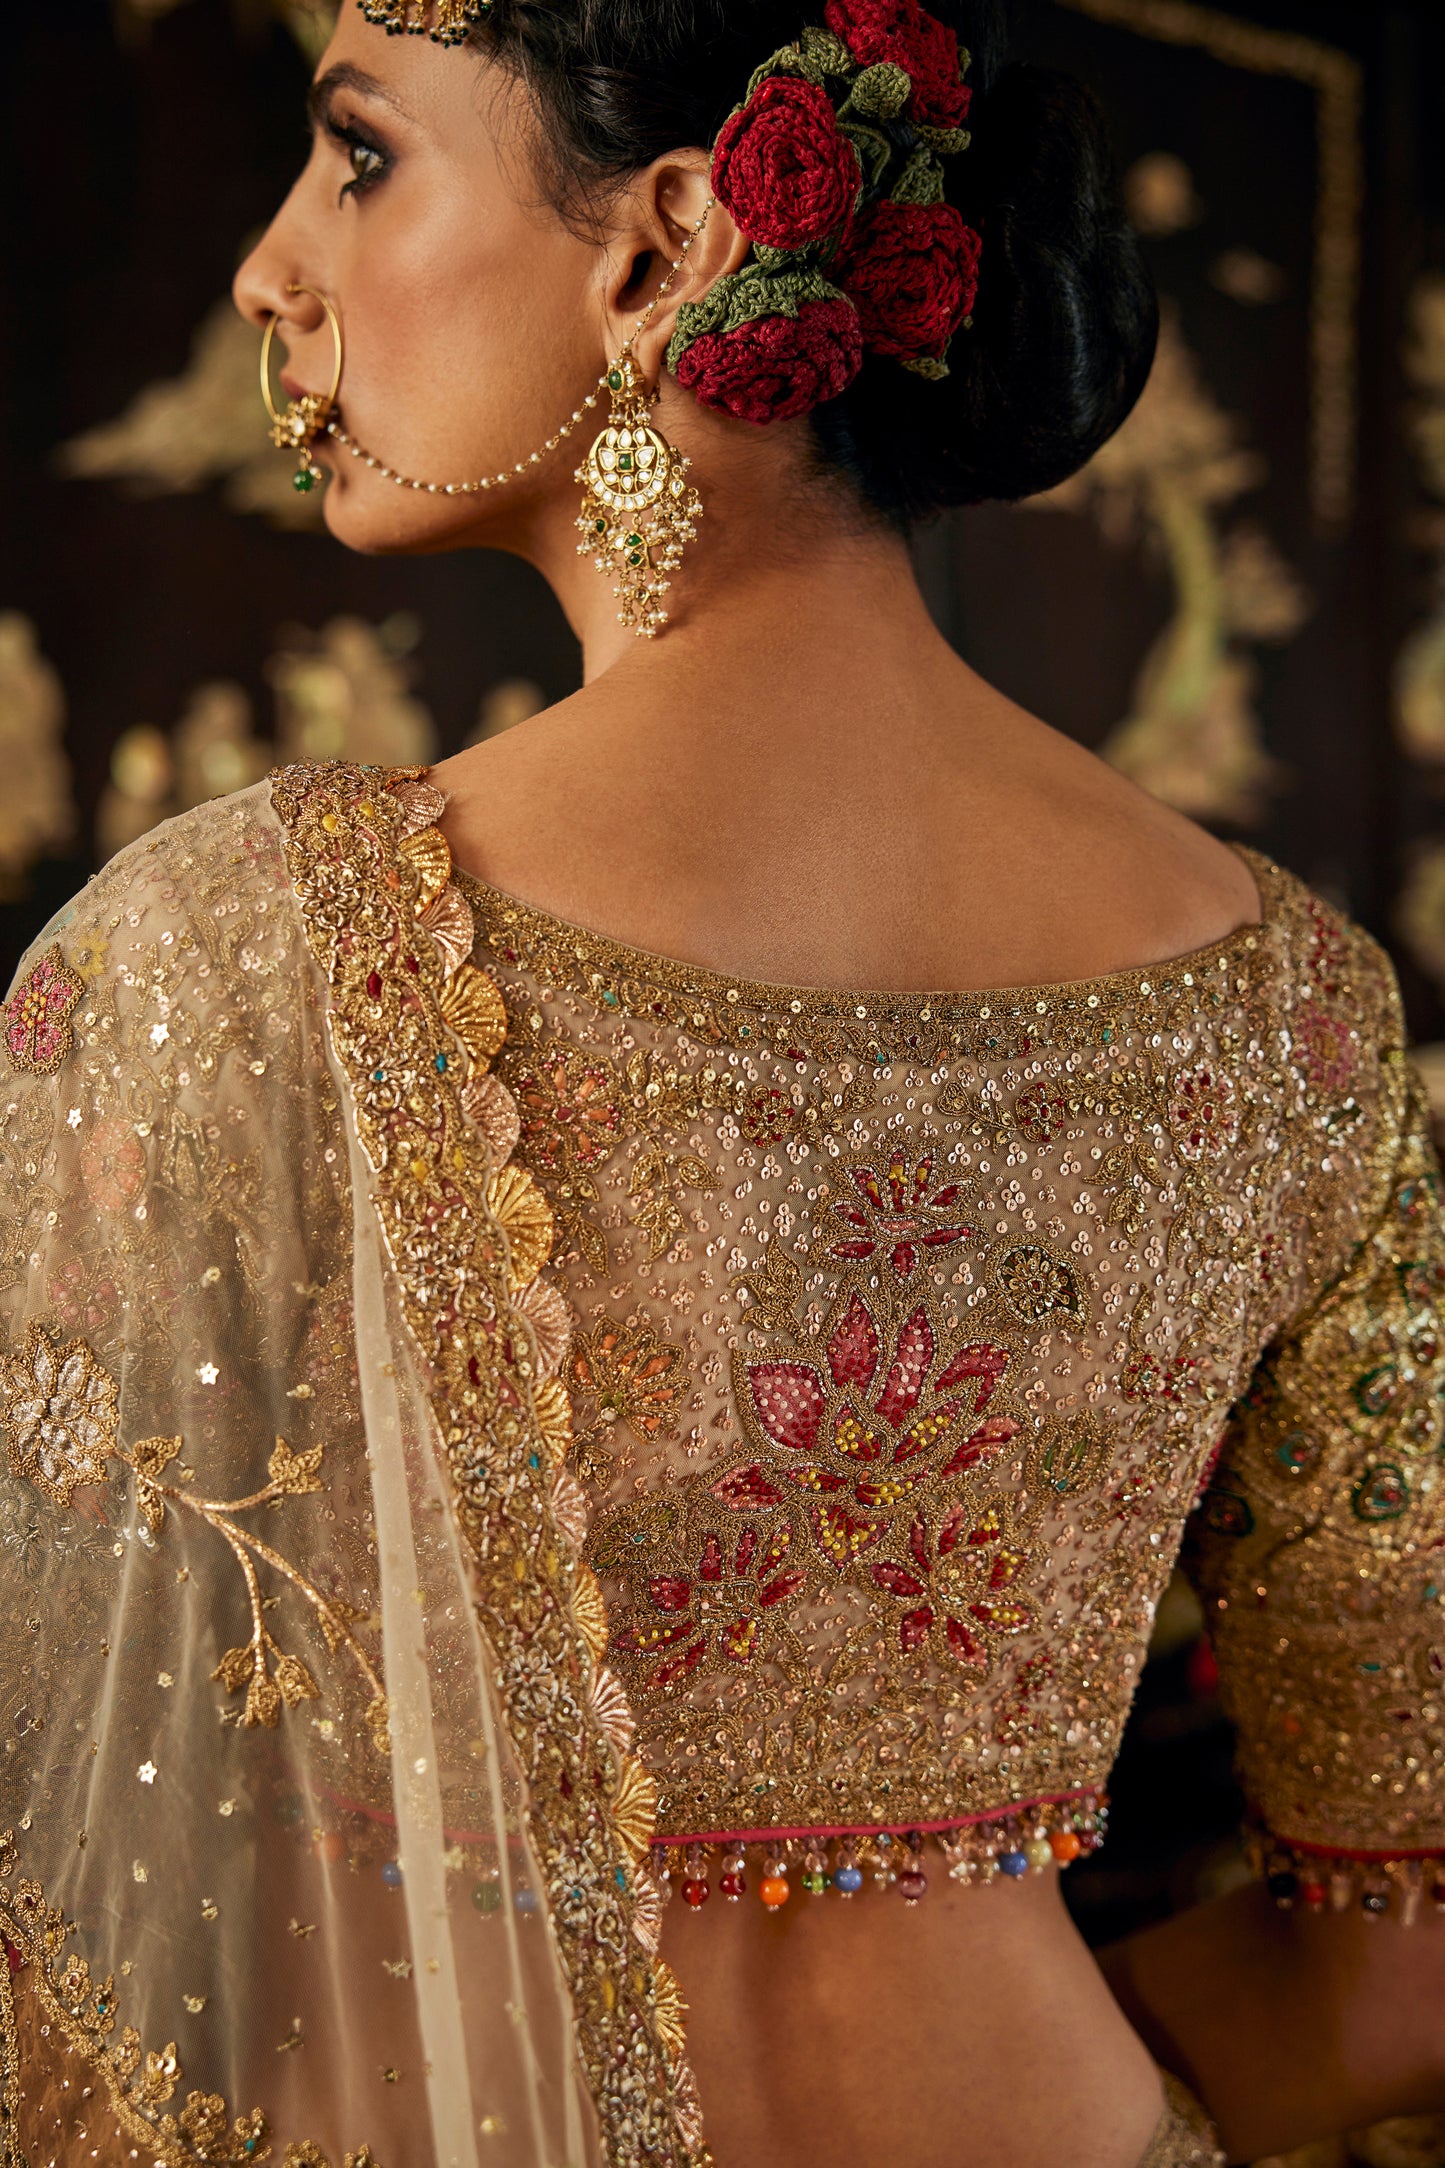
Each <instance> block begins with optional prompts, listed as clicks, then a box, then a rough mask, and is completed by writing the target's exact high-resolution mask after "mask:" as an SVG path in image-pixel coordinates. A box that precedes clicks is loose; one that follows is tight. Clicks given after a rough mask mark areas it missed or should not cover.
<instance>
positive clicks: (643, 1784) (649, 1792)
mask: <svg viewBox="0 0 1445 2168" xmlns="http://www.w3.org/2000/svg"><path fill="white" fill-rule="evenodd" d="M611 1811H612V1826H613V1828H614V1829H615V1830H616V1831H617V1834H618V1836H619V1837H621V1839H622V1841H623V1843H624V1844H625V1845H626V1846H627V1849H628V1851H629V1852H630V1853H631V1854H632V1856H633V1858H634V1859H642V1858H644V1857H645V1856H646V1853H647V1847H648V1846H649V1845H650V1844H651V1842H652V1840H653V1837H654V1836H655V1835H656V1833H657V1784H656V1781H655V1780H654V1778H653V1777H652V1776H650V1775H649V1773H648V1772H647V1770H646V1769H644V1768H643V1766H642V1764H641V1762H640V1761H637V1760H636V1759H635V1758H634V1757H633V1756H632V1755H631V1754H628V1755H626V1756H625V1757H624V1759H623V1763H622V1776H621V1779H620V1781H619V1783H618V1786H617V1790H616V1792H615V1793H614V1794H613V1797H612V1809H611Z"/></svg>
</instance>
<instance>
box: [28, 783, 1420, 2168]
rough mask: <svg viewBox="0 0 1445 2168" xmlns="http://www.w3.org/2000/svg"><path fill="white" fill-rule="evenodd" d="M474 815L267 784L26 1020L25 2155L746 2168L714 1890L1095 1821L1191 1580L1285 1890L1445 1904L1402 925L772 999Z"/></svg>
mask: <svg viewBox="0 0 1445 2168" xmlns="http://www.w3.org/2000/svg"><path fill="white" fill-rule="evenodd" d="M444 809H445V801H444V798H443V797H442V794H441V793H440V792H439V791H438V790H436V789H435V788H434V787H432V786H430V785H429V784H428V783H427V782H426V780H425V776H424V772H423V771H419V770H415V769H411V770H398V771H383V770H366V769H360V768H356V767H354V766H351V765H348V764H345V763H321V764H309V763H308V764H302V765H300V766H298V767H294V768H289V769H285V770H280V771H278V772H277V773H276V775H275V776H273V777H272V778H270V779H269V780H268V781H267V782H266V783H264V784H259V785H256V786H255V787H254V788H252V789H250V790H247V791H242V792H239V793H237V794H235V795H234V796H233V797H230V798H226V799H221V800H218V801H215V802H214V803H212V804H209V805H206V806H202V807H198V808H197V809H196V810H195V811H194V812H192V813H189V814H186V815H184V816H182V817H181V818H180V819H179V820H176V821H173V822H169V823H166V824H165V825H163V826H162V827H161V828H160V829H158V830H156V831H155V832H154V833H153V834H152V835H151V836H148V837H146V838H143V839H142V840H141V842H139V843H138V844H136V845H134V846H133V847H132V848H131V849H129V850H127V851H125V852H123V853H121V854H120V856H119V857H118V858H117V859H115V860H114V861H112V863H111V864H110V865H109V866H107V867H106V868H105V869H104V870H103V871H102V872H101V873H100V874H98V875H97V876H96V878H95V880H94V881H92V882H91V883H90V884H88V886H87V887H86V889H85V890H84V891H83V892H82V893H81V894H80V895H79V896H77V897H76V898H75V899H74V901H73V902H72V903H71V904H70V905H68V906H67V907H66V908H65V909H64V910H63V911H62V912H60V913H58V914H57V916H56V917H55V919H54V920H52V922H51V924H50V925H49V926H48V927H46V928H45V929H44V931H43V932H42V933H41V935H40V936H39V937H38V939H37V940H36V942H35V943H34V944H33V945H32V947H31V949H30V951H29V953H28V954H27V956H26V957H25V958H24V959H23V961H22V964H21V967H20V970H19V973H18V975H17V978H16V981H15V984H14V986H13V988H12V989H11V992H10V995H9V998H8V1000H7V1001H6V1003H5V1005H4V1009H3V1014H0V1940H3V1942H4V1945H5V1951H6V1962H5V1963H4V1964H0V2161H9V2160H10V2159H11V2158H12V2157H14V2158H15V2159H16V2160H21V2159H29V2160H32V2161H38V2160H42V2159H43V2160H50V2159H57V2160H65V2161H69V2160H72V2159H84V2160H93V2161H95V2162H97V2163H98V2168H117V2164H125V2163H133V2162H135V2161H137V2160H142V2161H145V2162H146V2163H148V2164H149V2163H156V2164H159V2168H217V2164H225V2168H244V2164H245V2163H246V2162H248V2161H253V2160H260V2159H267V2158H270V2159H272V2160H273V2161H275V2162H277V2163H278V2168H401V2164H403V2163H404V2164H405V2168H484V2164H485V2162H486V2160H488V2159H490V2158H492V2157H493V2154H494V2152H495V2147H494V2146H493V2144H492V2140H493V2139H494V2138H496V2137H497V2136H498V2135H500V2134H505V2146H506V2152H507V2158H508V2161H509V2168H549V2164H552V2163H555V2162H556V2161H558V2160H567V2161H569V2162H574V2163H577V2164H579V2168H582V2164H586V2168H602V2164H604V2163H605V2164H606V2168H644V2164H646V2168H707V2163H708V2159H709V2156H708V2151H707V2146H706V2142H705V2136H704V2132H703V2127H702V2113H701V2106H700V2103H699V2099H698V2095H697V2090H696V2086H695V2083H694V2080H693V2077H692V2073H691V2070H690V2068H689V2065H688V2062H687V2058H686V2050H685V2028H684V2022H683V2020H684V2011H683V2008H682V2003H681V1998H680V1996H679V1994H678V1990H677V1984H676V1982H675V1980H674V1979H673V1978H672V1975H671V1974H670V1972H669V1970H668V1967H667V1965H666V1964H665V1962H663V1960H662V1959H661V1957H660V1956H659V1954H658V1945H659V1935H660V1927H661V1916H662V1902H663V1898H664V1894H665V1890H666V1887H667V1883H668V1878H669V1877H670V1876H671V1875H672V1874H673V1873H674V1872H675V1871H676V1869H677V1867H678V1865H679V1863H681V1865H682V1867H683V1871H684V1880H683V1886H682V1892H681V1894H682V1897H683V1899H684V1900H686V1901H688V1902H690V1903H698V1902H700V1901H701V1899H702V1897H703V1896H705V1895H706V1893H707V1888H708V1875H709V1872H710V1867H709V1863H708V1860H707V1857H706V1846H707V1845H708V1844H711V1843H714V1842H716V1843H717V1844H719V1845H720V1846H722V1847H723V1848H724V1852H725V1857H724V1859H723V1861H722V1879H721V1881H720V1884H719V1886H720V1888H721V1889H722V1891H723V1893H724V1894H725V1895H728V1896H733V1895H740V1894H741V1888H742V1882H743V1876H742V1872H741V1869H742V1866H743V1863H744V1862H743V1859H742V1857H741V1854H740V1848H744V1847H746V1846H747V1845H748V1844H756V1845H757V1846H758V1847H759V1849H760V1851H761V1852H762V1854H763V1860H762V1864H763V1867H764V1873H763V1876H762V1880H761V1882H760V1885H759V1890H758V1894H759V1895H760V1897H761V1898H762V1901H763V1902H764V1903H765V1904H769V1905H777V1904H780V1903H782V1902H783V1901H785V1900H786V1899H787V1898H788V1895H789V1888H790V1882H789V1877H790V1876H793V1877H794V1880H793V1882H792V1884H791V1887H792V1888H794V1889H795V1890H797V1891H798V1899H797V1901H799V1902H805V1903H812V1902H815V1901H816V1902H821V1903H833V1902H835V1901H836V1899H837V1898H838V1897H848V1896H850V1895H851V1894H852V1893H853V1891H854V1890H856V1889H857V1888H858V1887H859V1886H860V1885H861V1883H862V1881H863V1879H864V1877H863V1873H862V1869H861V1867H860V1865H859V1861H860V1859H864V1860H867V1862H868V1864H870V1865H872V1866H873V1867H874V1869H875V1871H877V1872H882V1873H884V1874H885V1875H886V1874H887V1873H890V1872H893V1869H892V1868H891V1867H890V1866H889V1865H888V1862H889V1861H890V1860H893V1861H896V1862H897V1871H896V1874H895V1877H894V1878H895V1880H896V1882H897V1886H898V1890H899V1892H900V1893H901V1895H902V1897H904V1898H906V1899H915V1900H916V1899H917V1898H918V1897H919V1896H921V1895H922V1894H923V1888H924V1887H925V1886H926V1884H927V1881H928V1876H927V1874H926V1873H925V1872H924V1868H923V1861H924V1859H925V1856H927V1857H928V1858H930V1859H931V1858H932V1856H933V1855H932V1853H931V1852H930V1853H928V1854H927V1855H925V1849H924V1845H925V1840H926V1839H927V1840H928V1841H929V1842H930V1843H932V1842H934V1840H936V1842H937V1843H938V1844H939V1845H941V1846H942V1848H943V1850H944V1853H945V1855H946V1857H947V1860H948V1867H949V1871H950V1872H952V1873H954V1874H955V1875H956V1876H957V1878H958V1879H959V1880H960V1881H962V1882H966V1881H968V1880H970V1879H973V1878H975V1877H985V1878H986V1877H988V1876H990V1875H992V1874H995V1873H1003V1874H1014V1873H1020V1872H1024V1871H1028V1870H1032V1869H1044V1868H1046V1867H1047V1866H1048V1865H1049V1864H1050V1863H1051V1862H1052V1861H1053V1860H1059V1861H1066V1860H1067V1859H1069V1858H1071V1857H1073V1856H1075V1855H1076V1854H1077V1853H1078V1852H1079V1851H1080V1850H1083V1849H1087V1848H1088V1846H1089V1845H1091V1844H1092V1843H1093V1842H1094V1841H1096V1840H1097V1838H1098V1836H1099V1834H1100V1827H1101V1820H1102V1790H1103V1787H1104V1785H1105V1783H1106V1780H1107V1777H1108V1772H1109V1767H1110V1763H1111V1761H1112V1759H1113V1756H1114V1752H1115V1748H1116V1745H1117V1741H1118V1736H1119V1731H1120V1727H1121V1725H1122V1723H1123V1720H1124V1716H1125V1712H1126V1710H1127V1708H1128V1704H1129V1699H1130V1695H1131V1693H1132V1691H1133V1688H1134V1685H1135V1683H1136V1681H1137V1678H1138V1674H1139V1668H1140V1665H1141V1663H1142V1661H1143V1657H1144V1653H1145V1648H1146V1645H1147V1640H1148V1635H1149V1629H1150V1622H1151V1618H1152V1614H1153V1610H1154V1606H1155V1603H1156V1601H1157V1599H1158V1596H1159V1593H1160V1590H1161V1588H1162V1587H1163V1585H1164V1582H1165V1580H1166V1577H1167V1576H1168V1574H1169V1572H1170V1571H1171V1568H1172V1566H1173V1563H1174V1561H1175V1558H1176V1555H1177V1554H1179V1552H1180V1548H1181V1543H1182V1544H1183V1546H1184V1556H1185V1558H1186V1560H1187V1562H1188V1565H1189V1570H1190V1571H1191V1572H1192V1573H1193V1575H1194V1576H1195V1580H1196V1583H1197V1585H1198V1587H1199V1590H1200V1593H1201V1596H1202V1598H1203V1601H1204V1606H1205V1611H1206V1616H1207V1618H1208V1620H1209V1624H1210V1630H1211V1633H1212V1635H1213V1639H1214V1645H1215V1649H1216V1651H1217V1654H1218V1658H1219V1664H1220V1671H1221V1681H1222V1691H1223V1694H1224V1698H1225V1702H1226V1706H1227V1707H1228V1708H1229V1710H1230V1711H1231V1713H1232V1714H1233V1716H1234V1717H1235V1719H1236V1721H1237V1723H1238V1726H1239V1734H1240V1759H1241V1770H1242V1774H1243V1778H1244V1782H1245V1787H1246V1789H1247V1792H1248V1794H1249V1797H1250V1800H1251V1803H1252V1805H1253V1808H1254V1810H1255V1812H1256V1814H1257V1815H1258V1817H1259V1820H1260V1823H1261V1826H1262V1828H1264V1829H1265V1830H1267V1831H1268V1832H1269V1834H1268V1836H1267V1837H1266V1838H1265V1839H1264V1840H1263V1842H1264V1859H1263V1861H1262V1863H1263V1864H1264V1865H1265V1866H1266V1867H1267V1868H1268V1870H1269V1871H1270V1873H1271V1877H1272V1880H1273V1882H1274V1885H1275V1888H1276V1894H1277V1895H1279V1896H1281V1897H1282V1898H1293V1897H1296V1896H1299V1897H1303V1899H1304V1900H1305V1901H1307V1902H1310V1903H1317V1902H1326V1901H1329V1899H1330V1898H1331V1897H1333V1898H1334V1899H1335V1900H1336V1901H1339V1902H1347V1901H1349V1899H1350V1896H1351V1893H1352V1892H1353V1893H1354V1894H1356V1895H1357V1896H1358V1898H1359V1900H1360V1901H1361V1902H1362V1903H1363V1904H1364V1905H1365V1906H1366V1907H1367V1908H1369V1909H1372V1910H1379V1909H1382V1908H1384V1907H1385V1906H1387V1905H1391V1904H1398V1906H1399V1908H1400V1909H1401V1911H1402V1912H1404V1913H1405V1914H1406V1915H1407V1916H1408V1914H1409V1913H1410V1911H1411V1910H1412V1908H1415V1907H1417V1906H1418V1904H1419V1902H1420V1901H1421V1899H1422V1897H1423V1896H1425V1895H1426V1894H1428V1895H1430V1896H1432V1897H1433V1898H1434V1899H1435V1900H1436V1901H1437V1902H1445V1866H1442V1862H1445V1775H1442V1756H1445V1718H1442V1700H1441V1686H1442V1677H1441V1674H1442V1669H1445V1630H1442V1589H1445V1579H1442V1567H1441V1557H1442V1551H1445V1528H1442V1491H1441V1484H1440V1469H1441V1425H1442V1412H1445V1401H1442V1388H1445V1349H1442V1339H1441V1315H1442V1306H1445V1292H1442V1277H1445V1222H1442V1213H1441V1205H1440V1196H1439V1175H1438V1170H1437V1166H1436V1162H1435V1158H1434V1154H1433V1151H1432V1149H1431V1145H1430V1142H1429V1131H1428V1125H1427V1121H1426V1114H1425V1108H1424V1102H1423V1098H1422V1096H1421V1093H1420V1091H1419V1088H1418V1085H1417V1084H1416V1082H1415V1079H1414V1076H1413V1073H1412V1071H1411V1069H1410V1066H1409V1063H1408V1061H1407V1059H1406V1057H1405V1054H1404V1051H1403V1028H1402V1022H1401V1015H1400V1007H1399V998H1398V994H1397V991H1396V987H1395V982H1394V978H1393V975H1392V973H1391V971H1390V967H1389V965H1388V963H1387V962H1386V960H1385V959H1384V957H1383V956H1382V954H1381V953H1380V951H1379V950H1378V949H1377V948H1376V947H1375V945H1374V944H1373V943H1372V942H1371V941H1370V940H1368V939H1367V937H1366V936H1365V935H1364V934H1363V933H1362V932H1360V930H1359V929H1358V928H1356V927H1354V926H1352V925H1351V924H1349V923H1348V922H1347V921H1346V920H1344V919H1342V918H1341V917H1340V916H1339V915H1338V914H1337V913H1335V912H1333V911H1332V910H1330V909H1329V908H1328V907H1327V906H1326V905H1324V904H1323V903H1321V902H1320V901H1319V900H1318V899H1316V898H1314V897H1312V896H1311V895H1309V894H1308V893H1307V892H1306V891H1305V890H1304V889H1303V888H1302V887H1301V886H1300V885H1299V883H1298V882H1296V881H1295V880H1293V879H1292V878H1291V877H1290V876H1289V875H1288V874H1286V873H1283V872H1281V871H1280V870H1279V869H1278V868H1276V867H1274V866H1272V865H1270V864H1269V863H1268V862H1267V861H1265V860H1263V859H1260V858H1252V860H1251V862H1252V864H1253V865H1254V868H1255V871H1256V873H1257V875H1258V877H1259V883H1260V890H1261V897H1262V905H1263V916H1262V921H1261V923H1260V924H1259V925H1258V926H1256V927H1251V928H1246V929H1244V930H1242V931H1241V932H1239V933H1236V934H1234V935H1232V936H1231V937H1230V938H1229V939H1227V940H1225V941H1222V942H1219V943H1216V944H1215V945H1213V946H1212V947H1210V948H1207V949H1203V950H1201V951H1199V952H1198V953H1197V954H1194V955H1191V956H1187V957H1182V958H1179V959H1176V960H1174V961H1173V962H1171V963H1167V964H1161V965H1157V966H1154V967H1151V968H1149V969H1145V970H1139V971H1132V972H1125V973H1121V974H1115V975H1112V976H1109V977H1106V978H1101V979H1098V980H1095V981H1091V982H1089V983H1087V984H1083V985H1071V986H1045V987H1038V988H1029V989H1021V988H1016V989H1013V990H1010V991H1008V992H1001V993H991V994H984V993H973V994H956V993H955V994H934V995H923V994H919V995H907V996H898V995H888V994H872V993H860V994H853V993H847V994H844V993H819V992H816V991H807V990H804V989H790V988H785V987H776V986H758V985H752V984H749V983H747V982H745V981H742V980H737V979H731V978H728V977H726V976H723V975H721V974H719V973H716V972H709V971H703V970H699V969H695V968H693V967H690V966H686V965H683V964H679V963H669V962H667V961H665V960H663V959H660V958H658V957H654V956H648V955H644V954H641V953H639V952H638V951H636V950H633V949H628V948H625V947H622V946H620V945H619V944H617V943H616V942H613V941H609V940H606V939H603V938H602V937H600V936H598V935H596V934H592V933H588V932H585V931H583V930H581V929H580V928H577V927H574V926H570V925H567V924H565V923H564V922H563V921H561V920H559V919H557V918H555V917H552V916H550V915H548V914H547V913H546V912H543V911H539V910H536V909H533V908H530V907H529V906H527V905H526V904H523V903H520V902H518V901H516V900H514V899H512V898H510V897H508V896H505V895H502V894H500V893H498V892H497V891H496V890H494V889H491V888H488V887H487V886H486V885H485V884H483V883H482V882H480V881H477V880H472V879H469V878H468V877H466V876H465V875H461V874H458V873H456V872H455V870H454V869H453V867H452V863H451V855H450V851H449V848H448V845H447V842H446V839H445V837H444V835H443V833H442V831H441V829H440V828H439V826H438V825H437V823H438V821H439V819H440V817H441V816H442V814H443V812H444ZM930 1833H932V1835H931V1836H930ZM890 1846H901V1847H902V1850H901V1851H897V1850H890Z"/></svg>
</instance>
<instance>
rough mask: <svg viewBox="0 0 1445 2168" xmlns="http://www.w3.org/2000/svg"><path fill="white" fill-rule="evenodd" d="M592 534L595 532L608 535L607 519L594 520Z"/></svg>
mask: <svg viewBox="0 0 1445 2168" xmlns="http://www.w3.org/2000/svg"><path fill="white" fill-rule="evenodd" d="M592 532H593V533H594V534H606V532H607V522H606V520H605V519H594V520H593V522H592Z"/></svg>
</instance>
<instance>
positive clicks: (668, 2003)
mask: <svg viewBox="0 0 1445 2168" xmlns="http://www.w3.org/2000/svg"><path fill="white" fill-rule="evenodd" d="M652 2011H653V2015H654V2017H655V2018H656V2019H657V2030H658V2032H659V2034H660V2035H661V2038H662V2044H663V2046H664V2047H665V2048H666V2049H667V2052H668V2054H669V2055H681V2053H682V2051H683V2049H684V2048H685V2047H686V2046H687V2004H686V2002H685V2001H684V2000H683V1993H682V1989H681V1988H680V1987H679V1986H678V1984H677V1974H676V1973H675V1972H674V1971H673V1969H672V1967H671V1965H669V1964H668V1963H667V1961H666V1959H665V1958H661V1957H659V1958H658V1959H657V1961H656V1963H655V1964H654V1965H653V1968H652Z"/></svg>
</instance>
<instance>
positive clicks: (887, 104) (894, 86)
mask: <svg viewBox="0 0 1445 2168" xmlns="http://www.w3.org/2000/svg"><path fill="white" fill-rule="evenodd" d="M912 95H913V78H912V77H911V76H910V75H909V73H908V71H907V69H906V68H900V67H899V66H898V65H897V63H896V62H895V61H892V60H879V61H876V62H875V63H874V65H873V66H872V67H871V68H864V69H863V71H862V72H861V74H859V75H858V76H856V77H855V78H854V82H853V88H852V89H851V90H850V91H849V93H848V95H847V97H846V98H845V99H844V101H843V103H842V105H841V106H840V107H839V109H838V113H839V118H840V119H841V118H842V117H843V116H844V115H845V114H851V113H861V114H863V115H864V116H865V118H867V119H870V120H894V119H896V118H897V116H898V114H900V113H901V112H902V111H903V108H904V106H905V105H907V103H908V101H909V99H910V98H911V97H912Z"/></svg>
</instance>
